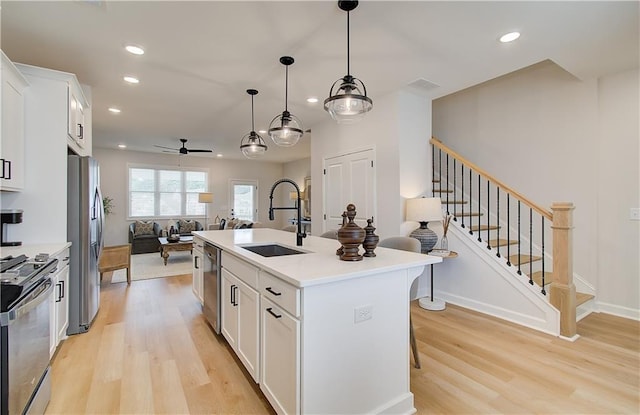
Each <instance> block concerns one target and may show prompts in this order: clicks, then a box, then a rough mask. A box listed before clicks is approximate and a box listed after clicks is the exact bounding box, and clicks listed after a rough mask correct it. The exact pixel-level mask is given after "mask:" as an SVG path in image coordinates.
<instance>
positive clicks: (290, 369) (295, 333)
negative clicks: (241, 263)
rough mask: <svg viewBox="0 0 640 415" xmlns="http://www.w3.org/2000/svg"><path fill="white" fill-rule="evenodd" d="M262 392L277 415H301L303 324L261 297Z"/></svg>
mask: <svg viewBox="0 0 640 415" xmlns="http://www.w3.org/2000/svg"><path fill="white" fill-rule="evenodd" d="M261 300H262V306H261V310H262V356H261V362H262V371H261V383H260V389H261V390H262V392H263V393H264V394H265V396H266V397H267V399H268V400H269V402H270V403H271V405H272V406H273V407H274V409H275V410H276V412H277V413H278V414H299V413H300V321H298V320H297V319H295V318H293V317H291V316H290V315H289V314H287V313H286V312H285V311H283V310H282V309H281V308H279V307H278V306H276V305H275V304H274V303H272V302H271V301H269V300H268V299H266V298H265V297H264V296H263V297H262V299H261Z"/></svg>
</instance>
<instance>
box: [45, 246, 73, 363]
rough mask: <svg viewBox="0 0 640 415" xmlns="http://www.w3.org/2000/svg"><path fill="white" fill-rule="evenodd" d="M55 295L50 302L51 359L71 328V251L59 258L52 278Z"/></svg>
mask: <svg viewBox="0 0 640 415" xmlns="http://www.w3.org/2000/svg"><path fill="white" fill-rule="evenodd" d="M51 281H52V283H53V293H51V300H50V307H49V310H50V332H49V334H50V340H49V357H53V354H54V353H55V352H56V348H57V347H58V344H60V342H61V341H62V340H64V339H65V338H66V337H67V327H69V250H68V249H66V250H65V252H63V254H62V255H60V256H59V257H58V270H57V271H56V273H55V274H53V275H52V276H51Z"/></svg>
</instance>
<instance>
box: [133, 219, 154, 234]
mask: <svg viewBox="0 0 640 415" xmlns="http://www.w3.org/2000/svg"><path fill="white" fill-rule="evenodd" d="M133 233H134V235H135V236H140V235H153V221H148V222H145V221H141V220H137V221H136V224H135V226H134V227H133Z"/></svg>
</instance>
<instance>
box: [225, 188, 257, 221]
mask: <svg viewBox="0 0 640 415" xmlns="http://www.w3.org/2000/svg"><path fill="white" fill-rule="evenodd" d="M229 200H230V201H231V216H233V217H235V218H236V219H240V220H248V221H251V222H255V220H256V217H257V212H258V182H257V181H256V180H231V181H230V182H229Z"/></svg>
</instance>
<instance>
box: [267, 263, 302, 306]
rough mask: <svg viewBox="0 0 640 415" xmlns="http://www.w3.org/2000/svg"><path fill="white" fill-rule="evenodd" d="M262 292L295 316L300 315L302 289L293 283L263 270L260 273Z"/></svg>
mask: <svg viewBox="0 0 640 415" xmlns="http://www.w3.org/2000/svg"><path fill="white" fill-rule="evenodd" d="M260 294H261V295H263V296H264V297H265V298H268V299H269V300H271V301H273V302H274V303H276V304H277V305H279V306H280V307H282V308H283V309H285V310H286V311H287V312H288V313H289V314H291V315H293V316H294V317H300V290H299V289H298V288H296V287H294V286H293V285H290V284H287V283H286V282H284V281H282V280H281V279H280V278H278V277H274V276H273V275H271V274H269V273H267V272H264V271H262V272H261V273H260Z"/></svg>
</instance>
